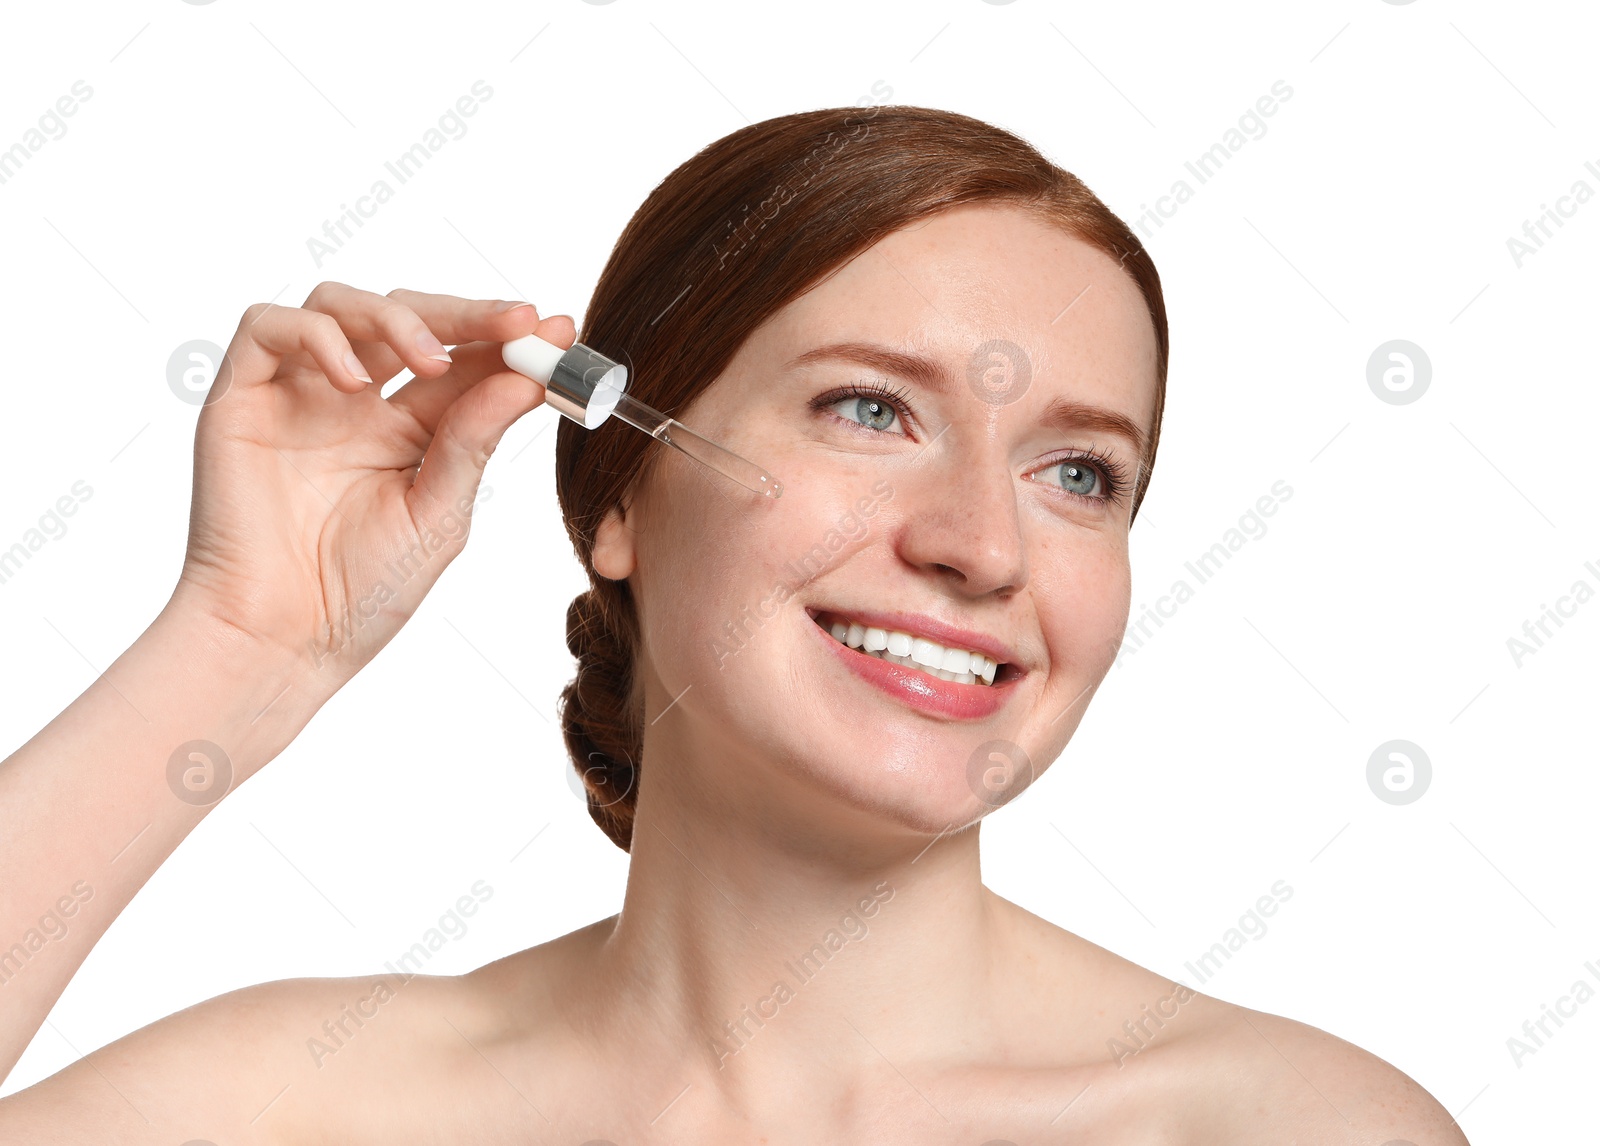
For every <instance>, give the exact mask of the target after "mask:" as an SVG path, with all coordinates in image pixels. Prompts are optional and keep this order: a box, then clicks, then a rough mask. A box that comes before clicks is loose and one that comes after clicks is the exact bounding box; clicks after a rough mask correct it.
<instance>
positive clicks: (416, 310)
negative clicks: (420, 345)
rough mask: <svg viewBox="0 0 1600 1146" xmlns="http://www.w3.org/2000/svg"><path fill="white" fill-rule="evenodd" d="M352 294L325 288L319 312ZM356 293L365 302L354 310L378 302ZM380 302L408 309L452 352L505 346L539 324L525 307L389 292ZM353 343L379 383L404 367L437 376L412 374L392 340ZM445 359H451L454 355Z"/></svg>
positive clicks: (529, 305)
mask: <svg viewBox="0 0 1600 1146" xmlns="http://www.w3.org/2000/svg"><path fill="white" fill-rule="evenodd" d="M354 289H355V288H351V287H346V286H345V285H344V284H343V283H324V284H322V286H321V287H319V288H318V290H320V291H322V292H323V293H322V294H321V296H319V300H318V301H319V306H326V307H328V308H332V307H334V306H337V305H339V303H340V300H341V299H342V298H344V297H347V296H345V295H344V294H343V292H346V291H351V290H354ZM356 293H357V294H359V295H366V296H367V298H366V299H365V300H352V301H353V302H356V303H358V304H359V303H360V302H361V301H365V303H366V304H367V305H368V306H369V307H370V305H371V302H372V300H374V299H376V298H377V297H378V296H376V295H373V294H371V293H370V292H367V291H358V292H356ZM312 294H313V295H316V294H317V291H313V292H312ZM383 297H384V298H386V299H388V300H389V301H390V302H391V303H392V304H394V305H395V306H399V307H407V308H410V310H411V312H412V313H413V314H415V315H416V317H417V318H418V319H420V320H421V321H422V323H423V324H425V325H426V327H427V329H428V330H429V331H430V332H431V333H432V336H433V338H434V339H435V340H437V341H438V342H439V343H441V344H449V345H451V346H457V345H460V344H461V343H464V342H471V341H474V340H480V341H485V342H497V343H499V342H508V341H510V340H511V339H513V338H521V337H522V336H523V335H524V334H531V333H533V331H534V330H535V329H536V328H537V326H538V324H539V322H540V321H541V320H540V318H539V311H538V309H537V308H536V307H535V306H534V305H533V304H532V303H528V302H518V301H511V300H501V299H466V298H461V297H459V296H457V295H450V294H424V293H423V292H421V291H414V290H404V289H397V290H392V291H390V292H389V293H388V294H387V295H385V296H383ZM355 337H356V338H357V341H356V343H355V347H356V353H357V354H358V355H359V356H360V357H361V360H362V361H363V362H365V363H366V364H367V366H368V367H369V373H371V374H372V376H373V377H375V378H377V379H378V380H379V381H383V382H387V381H388V380H389V379H391V378H393V377H394V376H395V375H396V374H398V373H400V371H401V370H402V369H406V368H408V367H409V368H412V373H414V374H417V375H418V376H419V377H439V376H440V375H438V374H436V373H433V372H431V371H429V370H422V371H418V370H416V369H415V368H414V366H413V363H412V360H410V359H407V358H403V357H402V356H398V355H396V353H395V351H394V350H393V349H392V348H391V346H390V342H391V341H392V340H388V339H386V340H384V341H372V342H366V341H361V340H360V336H355ZM450 357H451V358H452V359H453V358H454V355H453V354H452V355H451V356H450Z"/></svg>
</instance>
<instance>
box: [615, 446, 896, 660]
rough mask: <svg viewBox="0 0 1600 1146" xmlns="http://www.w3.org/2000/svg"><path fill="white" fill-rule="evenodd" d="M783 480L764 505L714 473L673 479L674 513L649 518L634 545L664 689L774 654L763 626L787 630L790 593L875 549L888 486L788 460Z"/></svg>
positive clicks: (775, 639)
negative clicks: (762, 652)
mask: <svg viewBox="0 0 1600 1146" xmlns="http://www.w3.org/2000/svg"><path fill="white" fill-rule="evenodd" d="M693 465H694V463H692V462H689V461H687V459H685V460H684V469H687V468H689V467H693ZM781 477H782V479H783V480H784V483H785V485H784V492H783V496H782V497H780V498H777V499H768V498H762V497H759V496H756V495H754V494H751V493H749V492H748V491H745V490H742V489H738V488H736V487H732V486H731V483H728V482H726V481H725V479H723V478H721V477H719V476H717V475H715V474H706V475H704V476H703V477H702V475H701V474H698V473H686V472H683V470H682V469H680V470H679V471H678V472H676V473H674V474H673V475H672V478H673V481H672V482H671V483H670V484H668V486H667V488H669V489H670V490H671V502H672V505H673V506H674V507H679V508H675V509H674V511H673V512H671V513H669V514H666V515H662V514H660V513H659V512H658V513H657V514H655V515H654V517H653V522H655V523H659V524H653V525H652V528H651V530H650V535H649V536H648V537H641V538H640V539H639V542H640V569H641V571H642V572H643V574H644V577H643V583H644V588H643V592H644V593H645V594H646V596H647V600H646V601H645V603H644V610H645V615H646V616H647V617H649V618H650V623H651V629H652V630H653V631H652V632H650V633H647V634H646V636H645V639H646V643H647V651H648V652H651V653H656V654H659V655H654V656H652V658H651V659H652V662H653V663H654V664H655V665H656V667H657V670H658V672H659V673H660V674H661V676H662V679H663V681H664V683H665V684H667V685H668V686H669V687H671V686H672V685H673V684H674V682H676V687H677V688H678V689H681V688H682V687H683V686H684V685H685V684H688V683H691V682H693V681H697V680H708V679H712V678H718V677H721V676H722V675H723V674H724V673H725V671H726V670H727V669H729V668H731V667H732V666H733V665H735V664H741V663H744V662H745V661H746V659H747V656H748V654H749V653H751V652H752V651H754V650H757V649H760V648H762V647H763V646H764V645H770V646H772V647H777V646H778V645H779V644H780V643H781V640H782V638H780V637H779V636H778V635H777V632H776V631H775V629H772V628H769V626H777V625H779V624H787V625H789V626H791V627H792V625H793V623H794V620H795V617H796V616H797V615H798V614H799V612H800V606H799V605H797V604H796V603H795V602H794V600H793V597H794V595H795V594H796V593H800V594H803V593H804V592H805V590H806V587H807V586H808V585H809V584H810V583H811V582H812V581H814V580H817V579H820V578H822V577H823V576H825V575H826V574H827V573H828V571H829V570H830V569H832V568H834V567H835V566H836V565H838V564H839V563H840V562H842V561H844V560H846V559H847V558H848V557H849V556H850V555H851V554H852V553H853V552H854V551H856V550H858V549H860V548H861V547H862V546H863V545H865V544H868V543H869V542H870V540H871V538H872V536H873V532H874V530H875V527H876V524H877V521H878V517H877V512H878V509H879V508H881V506H883V505H884V504H885V503H886V500H887V497H889V496H892V491H889V490H887V488H886V487H885V486H884V483H880V488H879V489H878V491H877V492H874V490H873V488H872V479H867V480H865V481H861V480H857V481H850V482H844V481H840V480H838V475H837V474H829V473H828V472H826V471H825V470H824V469H822V468H820V467H817V466H815V465H812V466H809V467H808V466H805V465H804V464H803V462H802V463H801V464H798V465H797V464H795V459H790V461H789V464H788V465H787V466H786V467H785V470H784V472H783V473H782V474H781ZM830 478H831V480H830ZM711 482H715V483H720V484H719V485H718V486H717V487H715V488H712V487H711V486H710V485H709V484H708V483H711ZM858 486H859V487H860V488H857V487H858Z"/></svg>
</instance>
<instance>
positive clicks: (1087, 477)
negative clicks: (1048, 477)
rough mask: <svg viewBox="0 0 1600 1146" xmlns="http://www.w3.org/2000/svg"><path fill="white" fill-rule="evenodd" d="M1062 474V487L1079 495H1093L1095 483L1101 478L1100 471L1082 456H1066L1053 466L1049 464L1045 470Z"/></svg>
mask: <svg viewBox="0 0 1600 1146" xmlns="http://www.w3.org/2000/svg"><path fill="white" fill-rule="evenodd" d="M1057 471H1059V472H1060V475H1061V488H1062V489H1064V490H1066V491H1067V492H1068V493H1075V494H1077V495H1078V496H1079V497H1093V496H1094V487H1095V483H1096V482H1098V481H1099V480H1100V473H1099V471H1098V470H1096V469H1095V468H1094V467H1093V466H1091V465H1087V464H1085V463H1084V461H1083V460H1082V459H1081V458H1066V459H1064V460H1063V461H1060V462H1057V463H1056V464H1055V465H1053V466H1047V467H1046V468H1045V470H1044V471H1043V472H1045V473H1055V472H1057Z"/></svg>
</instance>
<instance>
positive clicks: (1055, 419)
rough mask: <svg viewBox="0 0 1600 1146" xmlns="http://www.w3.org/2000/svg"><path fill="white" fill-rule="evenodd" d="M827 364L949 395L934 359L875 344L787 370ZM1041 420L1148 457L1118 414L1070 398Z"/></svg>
mask: <svg viewBox="0 0 1600 1146" xmlns="http://www.w3.org/2000/svg"><path fill="white" fill-rule="evenodd" d="M826 361H847V362H860V363H862V364H863V365H866V366H871V367H872V368H873V369H875V370H881V371H883V372H884V373H886V374H894V375H897V376H899V377H901V378H909V379H910V380H911V381H913V382H915V383H917V384H918V385H920V386H922V387H923V388H925V389H928V390H933V391H936V392H938V393H946V392H948V391H949V389H950V386H951V378H950V375H949V373H948V372H947V371H946V370H945V368H944V367H943V366H942V365H941V364H940V363H938V362H936V361H934V360H933V359H932V358H925V357H923V356H922V355H920V354H908V353H906V352H904V351H901V350H894V349H891V348H890V347H887V346H879V345H877V344H876V343H872V342H832V343H829V344H827V345H826V346H817V347H814V348H812V349H811V350H807V351H806V352H805V353H804V354H800V355H797V356H796V357H794V358H793V359H791V360H790V362H789V365H788V367H787V368H786V369H793V368H795V367H797V366H808V365H810V364H811V363H813V362H826ZM1039 420H1040V422H1041V423H1042V424H1043V425H1046V426H1054V427H1059V428H1061V429H1081V430H1094V431H1098V432H1100V433H1104V434H1115V435H1117V436H1118V437H1121V438H1124V439H1126V440H1127V441H1128V442H1129V443H1130V444H1132V446H1133V448H1134V452H1135V453H1136V454H1137V456H1138V457H1139V459H1140V460H1141V461H1143V459H1144V457H1145V448H1146V445H1147V443H1146V440H1145V434H1144V431H1143V430H1141V429H1140V428H1139V427H1138V425H1137V424H1135V423H1134V421H1133V420H1132V419H1131V418H1128V417H1127V416H1125V415H1123V414H1119V413H1118V412H1117V411H1115V410H1108V409H1106V408H1105V407H1104V406H1091V405H1089V404H1087V403H1085V402H1074V401H1073V400H1072V399H1070V398H1056V399H1053V400H1052V401H1051V403H1050V405H1048V406H1047V407H1045V411H1044V414H1043V416H1042V417H1041V418H1040V419H1039Z"/></svg>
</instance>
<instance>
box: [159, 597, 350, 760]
mask: <svg viewBox="0 0 1600 1146" xmlns="http://www.w3.org/2000/svg"><path fill="white" fill-rule="evenodd" d="M134 645H135V650H136V652H137V655H138V656H139V657H140V659H141V660H142V661H144V662H146V665H147V671H151V672H152V673H153V675H154V678H155V679H156V680H158V681H159V682H160V684H161V686H162V689H163V691H164V692H166V693H168V695H173V694H174V693H176V694H177V695H180V696H183V697H185V698H187V699H188V701H189V702H190V704H189V708H190V709H191V711H193V712H194V715H195V717H196V718H197V719H199V720H201V721H202V722H203V726H204V727H205V728H207V729H210V730H211V732H210V733H207V734H205V735H204V736H203V737H202V738H205V739H211V740H215V741H216V742H217V743H218V744H219V745H221V746H222V747H223V748H224V749H225V750H226V751H227V752H228V753H229V754H230V756H236V757H237V759H236V761H235V763H236V765H237V766H238V767H240V768H242V769H244V773H243V775H248V774H250V773H253V772H254V771H255V769H256V768H259V767H260V766H261V765H262V764H265V763H266V762H267V761H268V760H270V759H271V758H272V757H273V756H276V755H277V754H278V752H280V751H282V749H283V748H284V747H285V746H286V745H287V744H288V743H289V742H290V741H291V740H293V739H294V737H295V736H296V735H298V733H299V732H300V730H301V729H302V728H304V727H305V725H306V723H307V722H308V721H310V719H311V718H312V716H314V715H315V714H316V712H317V710H318V709H320V708H321V707H322V705H323V704H324V703H326V701H327V700H328V698H329V697H330V696H331V695H332V694H333V691H335V690H336V686H335V688H329V687H328V685H327V684H326V682H325V681H324V679H323V676H324V674H321V673H318V672H317V671H316V670H315V669H314V667H313V666H312V665H311V663H310V662H309V660H308V659H307V658H306V657H305V655H304V654H303V652H301V651H300V650H295V649H289V648H285V647H283V646H280V645H275V644H273V643H271V642H268V641H264V640H262V639H260V638H258V637H256V636H254V635H252V634H250V633H247V632H245V631H244V630H242V629H240V628H238V627H237V626H235V625H232V624H229V623H228V622H227V621H225V620H222V619H221V618H219V617H217V616H216V615H214V614H212V613H211V612H209V611H207V610H205V609H203V608H201V607H198V606H196V605H194V604H192V603H191V602H190V601H188V600H187V599H186V598H185V597H183V595H182V594H180V593H174V595H173V597H172V600H171V601H169V602H168V604H167V606H166V607H165V608H164V609H162V611H161V612H160V613H159V614H158V615H157V617H156V619H155V620H154V621H153V622H151V624H150V626H149V628H147V629H146V630H145V631H144V633H143V634H141V635H140V637H139V638H138V639H137V640H136V641H135V643H134ZM196 735H197V736H201V734H200V733H197V734H196ZM243 775H241V776H240V779H242V778H243Z"/></svg>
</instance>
